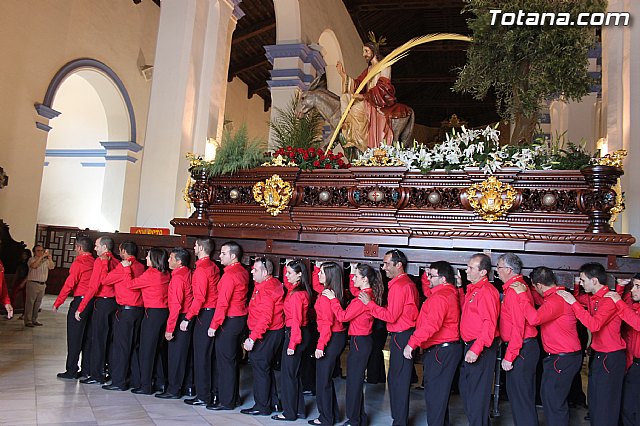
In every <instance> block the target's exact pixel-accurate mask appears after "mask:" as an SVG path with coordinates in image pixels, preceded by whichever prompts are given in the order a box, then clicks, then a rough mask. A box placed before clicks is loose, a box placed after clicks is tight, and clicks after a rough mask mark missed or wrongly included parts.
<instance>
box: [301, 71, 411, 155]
mask: <svg viewBox="0 0 640 426" xmlns="http://www.w3.org/2000/svg"><path fill="white" fill-rule="evenodd" d="M326 85H327V80H326V76H325V74H322V75H320V76H318V77H316V78H315V80H313V82H311V85H310V86H309V89H308V90H307V91H306V92H304V93H302V94H301V95H300V100H299V102H298V106H297V108H296V115H297V116H298V117H302V116H303V115H305V114H306V113H308V112H309V111H311V110H312V109H313V108H315V109H317V110H318V112H319V113H320V115H321V116H322V118H324V120H325V121H326V122H327V123H329V126H331V131H332V132H333V131H335V128H336V126H337V125H338V123H339V122H340V117H341V116H342V112H341V111H340V97H339V96H338V95H336V94H335V93H333V92H330V91H329V90H328V89H327V88H326ZM407 109H408V110H409V114H408V115H407V116H406V117H402V118H392V119H391V130H392V131H393V138H394V142H395V141H400V142H401V143H402V144H404V145H407V146H408V145H410V144H411V143H412V138H411V136H412V135H413V124H414V120H415V115H414V113H413V109H411V108H410V107H407Z"/></svg>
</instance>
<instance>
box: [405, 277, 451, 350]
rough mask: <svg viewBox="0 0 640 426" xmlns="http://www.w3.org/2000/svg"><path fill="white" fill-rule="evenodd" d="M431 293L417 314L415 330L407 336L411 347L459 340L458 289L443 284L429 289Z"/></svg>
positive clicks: (423, 346)
mask: <svg viewBox="0 0 640 426" xmlns="http://www.w3.org/2000/svg"><path fill="white" fill-rule="evenodd" d="M429 290H430V293H431V295H430V296H429V298H428V299H427V300H426V301H425V302H424V304H423V305H422V308H421V309H420V315H418V323H417V325H416V330H415V331H414V332H413V334H412V335H411V337H410V338H409V346H411V348H412V349H415V348H417V347H418V346H420V347H421V348H423V349H426V348H429V347H431V346H433V345H439V344H441V343H446V342H455V341H457V340H460V332H459V327H460V303H459V301H458V289H457V288H456V287H455V286H453V285H451V284H443V285H438V286H435V287H434V288H432V289H429Z"/></svg>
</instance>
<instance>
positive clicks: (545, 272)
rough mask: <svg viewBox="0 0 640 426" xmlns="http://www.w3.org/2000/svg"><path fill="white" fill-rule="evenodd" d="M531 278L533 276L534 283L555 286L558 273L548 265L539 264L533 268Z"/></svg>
mask: <svg viewBox="0 0 640 426" xmlns="http://www.w3.org/2000/svg"><path fill="white" fill-rule="evenodd" d="M529 278H531V283H532V284H541V285H543V286H545V287H553V286H555V285H556V282H557V281H556V274H554V273H553V271H552V270H551V269H550V268H547V267H546V266H537V267H535V268H533V270H532V271H531V274H530V275H529Z"/></svg>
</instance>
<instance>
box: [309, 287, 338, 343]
mask: <svg viewBox="0 0 640 426" xmlns="http://www.w3.org/2000/svg"><path fill="white" fill-rule="evenodd" d="M315 308H316V316H317V319H316V321H317V322H318V333H319V334H320V337H319V338H318V344H317V345H316V349H320V350H321V351H324V348H325V347H326V346H327V343H329V340H331V335H332V334H333V333H337V332H340V331H344V324H342V322H340V321H338V318H336V316H335V314H334V313H333V309H331V300H329V299H327V298H326V297H325V296H322V295H320V296H318V300H316V304H315Z"/></svg>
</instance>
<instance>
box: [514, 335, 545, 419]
mask: <svg viewBox="0 0 640 426" xmlns="http://www.w3.org/2000/svg"><path fill="white" fill-rule="evenodd" d="M539 358H540V347H539V346H538V340H537V339H535V338H532V339H529V340H527V341H526V342H524V343H523V344H522V348H521V349H520V354H519V355H518V357H517V358H516V359H515V360H514V361H513V369H512V370H511V371H507V372H506V375H507V396H508V397H509V403H510V404H511V412H512V413H513V424H514V425H516V426H538V414H537V412H536V367H537V366H538V359H539Z"/></svg>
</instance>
